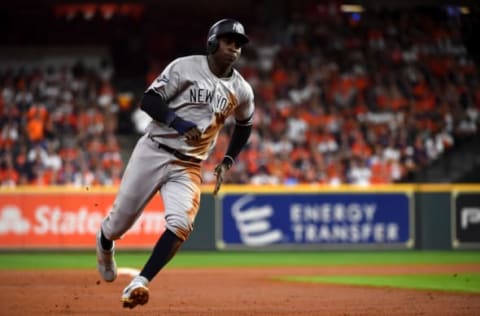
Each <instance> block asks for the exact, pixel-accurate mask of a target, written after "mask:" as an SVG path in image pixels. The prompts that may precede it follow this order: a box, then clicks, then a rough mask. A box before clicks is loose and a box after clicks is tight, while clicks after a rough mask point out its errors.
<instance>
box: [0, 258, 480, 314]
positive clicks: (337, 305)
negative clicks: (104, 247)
mask: <svg viewBox="0 0 480 316" xmlns="http://www.w3.org/2000/svg"><path fill="white" fill-rule="evenodd" d="M410 273H412V274H422V273H428V274H432V273H452V275H454V274H455V273H456V274H461V273H480V266H479V265H478V264H477V265H475V264H462V265H458V264H457V265H408V266H405V265H404V266H394V265H388V266H378V265H375V266H324V267H301V268H293V267H285V268H280V267H275V268H271V267H269V268H202V269H193V268H168V267H167V268H166V269H165V270H163V271H162V272H160V274H159V275H158V276H157V278H156V279H155V280H154V281H153V282H152V283H151V284H150V301H149V302H148V304H147V305H145V306H138V307H136V308H134V309H132V310H129V309H124V308H122V305H121V303H120V294H121V291H122V290H123V288H124V287H125V286H126V285H127V284H128V282H129V281H130V278H131V277H130V276H127V275H120V276H119V277H118V279H117V280H116V281H115V282H113V283H105V282H101V281H100V278H99V276H98V274H97V272H96V271H95V270H74V271H73V270H60V271H49V270H39V271H23V270H15V271H0V315H2V316H4V315H5V316H7V315H15V316H23V315H27V316H28V315H35V316H41V315H86V316H92V315H149V316H155V315H175V316H176V315H182V316H183V315H185V316H187V315H188V316H202V315H216V316H223V315H225V316H227V315H228V316H240V315H241V316H247V315H255V316H256V315H272V316H276V315H292V316H293V315H295V316H296V315H302V316H304V315H343V316H345V315H478V314H476V313H478V311H480V294H467V293H458V292H455V293H453V292H443V291H432V290H405V289H397V288H387V287H385V288H379V287H365V286H345V285H327V284H313V283H297V282H284V281H277V280H274V279H273V277H278V276H282V275H358V274H362V275H394V274H410Z"/></svg>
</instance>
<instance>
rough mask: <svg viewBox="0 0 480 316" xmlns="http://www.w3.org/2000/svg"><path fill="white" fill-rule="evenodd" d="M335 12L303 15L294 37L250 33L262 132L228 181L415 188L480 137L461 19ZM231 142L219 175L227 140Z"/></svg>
mask: <svg viewBox="0 0 480 316" xmlns="http://www.w3.org/2000/svg"><path fill="white" fill-rule="evenodd" d="M330 9H331V8H325V7H324V8H321V7H319V6H317V7H312V8H307V9H306V10H305V11H301V12H294V13H293V15H292V19H291V22H290V23H289V24H288V25H287V26H286V27H285V29H279V30H277V31H275V30H265V29H263V30H262V29H255V30H250V31H251V32H252V31H253V34H252V37H253V38H254V43H252V45H250V46H249V47H248V50H246V51H244V57H245V58H244V60H243V62H242V65H241V67H240V70H241V72H242V73H243V74H244V76H245V77H246V79H247V80H248V81H249V82H250V83H251V84H252V85H253V86H254V90H255V92H256V106H257V109H256V116H255V128H254V133H253V135H252V138H251V141H250V144H249V145H248V148H247V149H246V150H245V151H244V152H243V153H242V154H241V155H240V157H239V159H238V162H237V163H236V164H235V166H234V168H233V169H232V172H231V173H230V175H229V176H230V178H229V180H228V181H230V182H234V183H254V184H263V183H269V184H296V183H325V184H330V185H337V184H342V183H352V184H358V185H368V184H377V183H392V182H399V181H408V180H409V179H411V178H412V175H413V174H414V173H415V172H416V171H418V170H420V169H422V168H425V167H427V166H428V165H429V164H431V163H432V162H433V161H435V160H436V159H438V158H439V157H440V156H442V155H443V154H445V153H446V152H447V151H449V150H451V149H453V148H454V147H455V146H456V145H457V144H458V143H460V142H462V141H463V140H464V139H465V138H469V137H474V136H477V137H478V136H479V131H478V128H479V126H480V120H479V111H480V81H479V79H480V77H479V73H478V68H477V66H476V65H475V63H474V62H473V60H472V59H471V58H470V56H469V54H468V52H467V50H466V47H465V46H464V44H463V42H462V35H461V29H460V27H461V24H460V23H458V20H457V19H451V20H448V19H446V18H445V17H444V16H443V17H438V18H437V17H435V16H432V15H428V14H423V13H419V12H417V13H414V12H405V13H399V12H397V13H392V14H386V13H385V14H375V13H372V14H371V15H369V14H368V13H367V14H364V15H358V14H352V15H348V16H346V15H343V14H341V13H340V12H339V11H338V10H335V9H334V10H330ZM231 127H232V125H230V126H229V128H227V129H226V131H227V132H231V130H232V128H231ZM219 144H220V146H219V148H218V150H217V151H216V153H215V155H214V156H213V159H211V160H210V161H209V162H208V163H209V164H211V166H209V169H210V168H212V167H213V165H215V164H216V163H217V162H218V161H220V159H221V157H222V153H223V152H224V150H225V149H226V145H227V137H226V134H222V136H221V137H220V139H219ZM204 178H205V179H206V181H209V182H211V181H213V180H214V179H213V177H212V176H211V173H207V174H205V175H204Z"/></svg>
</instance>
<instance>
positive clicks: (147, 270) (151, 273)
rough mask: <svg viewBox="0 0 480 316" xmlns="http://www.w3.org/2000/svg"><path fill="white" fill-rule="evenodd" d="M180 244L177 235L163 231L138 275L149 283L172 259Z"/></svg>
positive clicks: (181, 242) (180, 241) (181, 241)
mask: <svg viewBox="0 0 480 316" xmlns="http://www.w3.org/2000/svg"><path fill="white" fill-rule="evenodd" d="M182 244H183V240H181V239H180V238H178V237H177V235H175V234H174V233H172V232H171V231H169V230H168V229H167V230H165V232H164V233H163V235H162V237H160V239H159V240H158V242H157V244H156V245H155V247H154V248H153V251H152V254H151V255H150V258H149V259H148V261H147V263H146V264H145V266H144V267H143V269H142V272H140V275H141V276H143V277H146V278H147V279H148V280H149V281H151V280H152V279H153V278H154V277H155V276H156V275H157V273H158V272H159V271H160V270H161V269H162V268H163V267H164V266H165V265H166V264H167V263H168V262H169V261H170V259H172V258H173V256H174V255H175V253H177V251H178V249H179V248H180V246H181V245H182Z"/></svg>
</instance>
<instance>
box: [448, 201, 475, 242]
mask: <svg viewBox="0 0 480 316" xmlns="http://www.w3.org/2000/svg"><path fill="white" fill-rule="evenodd" d="M453 204H454V205H453V207H452V237H453V240H452V244H453V247H455V248H462V247H463V248H480V192H458V193H457V194H455V195H454V201H453Z"/></svg>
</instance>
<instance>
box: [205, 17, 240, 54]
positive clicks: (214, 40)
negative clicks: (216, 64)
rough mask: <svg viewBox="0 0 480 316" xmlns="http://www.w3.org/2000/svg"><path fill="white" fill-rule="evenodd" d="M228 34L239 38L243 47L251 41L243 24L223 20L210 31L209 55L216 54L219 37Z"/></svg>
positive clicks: (208, 37)
mask: <svg viewBox="0 0 480 316" xmlns="http://www.w3.org/2000/svg"><path fill="white" fill-rule="evenodd" d="M227 34H233V35H235V36H237V37H238V40H239V43H240V45H242V46H243V45H245V44H246V43H248V41H249V39H248V37H247V35H246V34H245V28H244V27H243V25H242V23H240V22H238V21H236V20H233V19H223V20H220V21H218V22H216V23H215V24H213V25H212V27H211V28H210V30H209V31H208V36H207V54H213V53H215V51H216V50H217V48H218V37H219V36H221V35H227Z"/></svg>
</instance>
